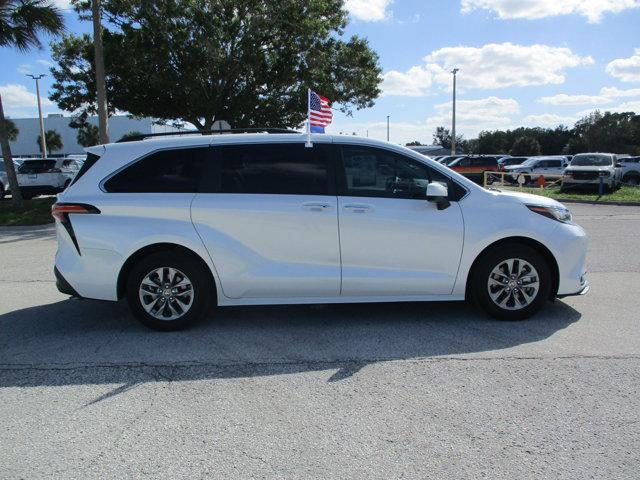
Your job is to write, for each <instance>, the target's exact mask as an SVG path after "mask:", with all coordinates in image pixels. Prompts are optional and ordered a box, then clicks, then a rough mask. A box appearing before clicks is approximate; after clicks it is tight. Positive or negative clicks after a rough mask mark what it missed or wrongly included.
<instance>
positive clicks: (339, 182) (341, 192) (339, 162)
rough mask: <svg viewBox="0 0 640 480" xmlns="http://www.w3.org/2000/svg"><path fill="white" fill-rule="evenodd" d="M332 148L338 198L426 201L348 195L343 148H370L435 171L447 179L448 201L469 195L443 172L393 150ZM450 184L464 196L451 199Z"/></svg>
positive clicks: (463, 187)
mask: <svg viewBox="0 0 640 480" xmlns="http://www.w3.org/2000/svg"><path fill="white" fill-rule="evenodd" d="M334 147H336V150H337V154H336V156H335V161H336V168H335V171H336V186H337V195H338V196H340V197H351V198H355V197H361V198H385V199H389V200H413V201H418V202H422V201H425V202H426V201H427V199H426V198H425V199H424V200H423V199H420V198H404V197H382V196H377V195H352V194H350V193H349V188H348V186H347V172H346V169H345V168H344V147H356V148H358V147H359V148H372V149H375V150H382V151H384V152H388V153H391V154H393V155H397V156H399V157H400V158H402V159H405V160H407V161H409V162H410V163H414V164H416V165H419V166H422V167H426V168H427V169H430V170H435V171H436V172H438V173H439V174H440V175H442V176H443V177H445V178H446V179H447V188H448V190H449V201H451V202H461V201H462V200H463V199H464V198H466V197H467V196H468V195H469V189H468V188H467V187H466V186H464V185H462V184H460V183H459V182H456V181H455V180H453V179H452V178H451V177H450V176H449V175H447V174H446V173H445V172H442V171H440V170H439V169H437V168H434V167H433V166H431V165H429V164H427V163H426V162H421V161H420V160H417V159H415V158H412V157H410V156H408V155H404V154H402V153H400V152H396V151H395V150H391V149H388V148H384V147H380V146H378V145H367V144H359V143H334ZM429 183H431V178H429ZM452 184H455V185H456V186H458V187H459V188H460V189H461V190H462V191H464V194H463V195H461V196H460V198H458V199H452V198H451V197H452V195H453V188H451V187H452Z"/></svg>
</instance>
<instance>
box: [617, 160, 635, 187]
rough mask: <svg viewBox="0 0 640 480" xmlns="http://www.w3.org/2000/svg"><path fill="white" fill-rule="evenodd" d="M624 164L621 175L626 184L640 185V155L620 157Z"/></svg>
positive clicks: (620, 161) (621, 162)
mask: <svg viewBox="0 0 640 480" xmlns="http://www.w3.org/2000/svg"><path fill="white" fill-rule="evenodd" d="M618 162H619V163H620V164H621V165H622V169H621V171H620V176H621V178H622V183H624V184H625V185H640V157H624V158H619V159H618Z"/></svg>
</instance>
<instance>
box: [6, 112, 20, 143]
mask: <svg viewBox="0 0 640 480" xmlns="http://www.w3.org/2000/svg"><path fill="white" fill-rule="evenodd" d="M4 127H5V129H6V132H7V138H8V139H9V141H10V142H15V141H16V139H17V138H18V135H19V134H20V130H18V127H17V126H16V124H15V123H13V122H12V121H11V120H9V119H8V118H5V119H4Z"/></svg>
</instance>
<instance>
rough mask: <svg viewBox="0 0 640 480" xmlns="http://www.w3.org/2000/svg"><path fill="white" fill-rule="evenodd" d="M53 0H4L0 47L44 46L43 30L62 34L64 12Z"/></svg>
mask: <svg viewBox="0 0 640 480" xmlns="http://www.w3.org/2000/svg"><path fill="white" fill-rule="evenodd" d="M51 3H52V2H50V1H48V0H1V1H0V47H15V48H16V49H18V50H20V51H26V50H29V49H30V48H41V47H42V43H41V42H40V39H39V38H38V35H39V34H40V33H45V34H49V35H58V34H60V33H62V31H63V30H64V19H63V16H62V12H61V11H60V10H59V9H58V8H56V7H55V6H53V5H52V4H51Z"/></svg>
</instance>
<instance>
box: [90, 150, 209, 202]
mask: <svg viewBox="0 0 640 480" xmlns="http://www.w3.org/2000/svg"><path fill="white" fill-rule="evenodd" d="M192 148H199V149H203V150H204V149H207V150H208V152H207V153H208V155H207V159H206V163H210V162H211V160H212V157H213V155H212V154H211V144H208V143H206V144H202V145H177V146H175V147H164V148H157V149H155V150H150V151H148V152H147V153H145V154H143V155H142V156H140V157H136V158H134V159H133V160H131V161H130V162H128V163H126V164H124V165H122V166H121V167H120V168H117V169H116V170H114V171H113V172H111V173H110V174H109V175H107V176H106V177H104V178H103V179H102V180H100V183H98V188H99V189H100V190H101V191H102V192H103V193H106V194H109V195H131V194H139V195H149V194H153V193H161V194H164V195H185V192H182V193H180V192H110V191H109V190H107V189H106V188H105V186H104V185H105V183H107V182H108V181H109V180H111V179H112V178H113V177H115V176H116V175H118V174H119V173H120V172H122V171H123V170H126V169H127V168H129V167H132V166H133V165H134V164H136V163H138V162H141V161H142V160H144V159H145V158H148V157H150V156H151V155H155V154H156V153H159V152H164V151H167V150H189V149H192ZM205 169H206V165H205ZM203 172H204V169H203ZM203 179H204V175H202V177H201V178H200V181H199V182H198V187H197V188H196V191H195V192H193V194H194V195H195V194H196V193H199V192H200V189H201V187H202V183H203ZM188 194H191V192H189V193H187V195H188Z"/></svg>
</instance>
